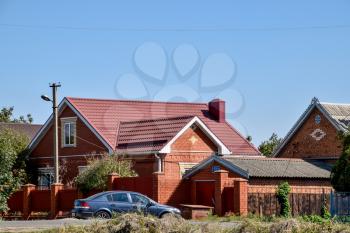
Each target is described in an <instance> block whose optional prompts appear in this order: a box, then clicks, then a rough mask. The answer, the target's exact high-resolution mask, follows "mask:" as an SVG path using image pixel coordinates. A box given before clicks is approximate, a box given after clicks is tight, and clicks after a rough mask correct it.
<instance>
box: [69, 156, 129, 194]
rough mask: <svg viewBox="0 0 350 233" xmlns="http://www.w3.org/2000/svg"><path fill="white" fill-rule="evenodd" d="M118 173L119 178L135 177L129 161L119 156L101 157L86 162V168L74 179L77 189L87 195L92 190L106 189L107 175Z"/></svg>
mask: <svg viewBox="0 0 350 233" xmlns="http://www.w3.org/2000/svg"><path fill="white" fill-rule="evenodd" d="M111 173H118V175H119V176H121V177H130V176H136V173H135V171H134V170H133V169H132V163H131V161H130V160H127V159H125V158H124V157H123V156H119V155H108V154H105V155H103V157H102V158H94V159H91V160H89V161H88V168H87V169H86V170H85V171H83V172H82V173H81V174H79V175H78V176H77V177H76V178H75V183H76V185H77V187H78V188H79V189H80V190H81V191H82V192H83V193H87V192H89V191H90V190H94V189H102V190H106V189H107V181H108V175H109V174H111Z"/></svg>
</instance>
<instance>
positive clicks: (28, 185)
mask: <svg viewBox="0 0 350 233" xmlns="http://www.w3.org/2000/svg"><path fill="white" fill-rule="evenodd" d="M23 187H35V185H34V184H25V185H23Z"/></svg>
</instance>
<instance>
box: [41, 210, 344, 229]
mask: <svg viewBox="0 0 350 233" xmlns="http://www.w3.org/2000/svg"><path fill="white" fill-rule="evenodd" d="M227 223H228V222H220V221H208V222H201V223H193V222H190V221H186V220H184V219H181V218H177V217H174V216H169V217H166V218H164V219H157V218H155V217H152V216H142V215H138V214H125V215H120V216H116V217H115V218H114V219H112V220H110V221H107V222H95V223H93V224H92V225H90V226H81V227H73V226H67V227H62V228H58V229H52V230H46V231H41V232H42V233H43V232H45V233H68V232H69V233H71V232H72V233H129V232H130V233H146V232H150V233H214V232H215V233H246V232H247V233H248V232H249V233H253V232H261V233H270V232H271V233H288V232H290V233H319V232H322V233H328V232H329V233H350V225H346V224H338V223H333V222H331V221H329V222H324V223H311V222H305V221H302V220H300V219H277V220H275V221H271V222H264V221H259V220H257V219H250V218H244V219H241V221H240V222H239V223H238V224H227Z"/></svg>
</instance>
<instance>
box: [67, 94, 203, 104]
mask: <svg viewBox="0 0 350 233" xmlns="http://www.w3.org/2000/svg"><path fill="white" fill-rule="evenodd" d="M65 98H67V99H70V100H96V101H111V102H135V103H162V104H163V103H164V104H186V105H206V106H207V105H208V103H205V102H181V101H161V100H135V99H134V100H131V99H130V100H127V99H107V98H101V99H99V98H85V97H72V96H66V97H65Z"/></svg>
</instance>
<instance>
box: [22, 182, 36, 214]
mask: <svg viewBox="0 0 350 233" xmlns="http://www.w3.org/2000/svg"><path fill="white" fill-rule="evenodd" d="M22 189H23V203H22V204H23V212H22V213H23V219H24V220H27V219H28V218H29V216H30V213H31V210H30V207H31V206H30V193H31V192H32V191H33V190H35V185H34V184H26V185H23V186H22Z"/></svg>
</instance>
